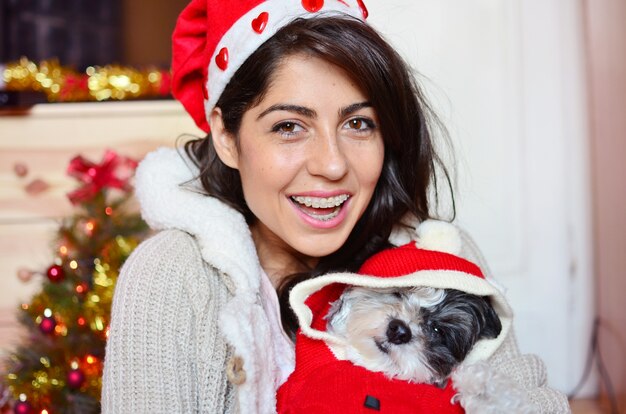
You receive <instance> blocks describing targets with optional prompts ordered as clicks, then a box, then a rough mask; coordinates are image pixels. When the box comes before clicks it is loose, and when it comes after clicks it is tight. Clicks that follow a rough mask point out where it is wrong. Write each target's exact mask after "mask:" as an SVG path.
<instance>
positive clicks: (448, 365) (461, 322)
mask: <svg viewBox="0 0 626 414" xmlns="http://www.w3.org/2000/svg"><path fill="white" fill-rule="evenodd" d="M418 230H419V231H418V234H419V238H418V241H417V242H410V243H408V244H405V245H403V246H400V247H397V248H392V249H388V250H385V251H382V252H380V253H378V254H376V255H374V256H373V257H372V258H370V259H369V260H368V261H366V262H365V263H364V265H363V266H362V268H361V269H360V270H359V273H358V274H353V273H336V274H329V275H324V276H320V277H318V278H315V279H311V280H307V281H305V282H302V283H300V284H298V285H296V286H295V287H294V288H293V290H292V292H291V295H290V303H291V306H292V308H293V309H294V312H295V313H296V316H297V317H298V319H299V322H300V328H301V331H300V333H299V337H298V339H297V341H296V371H295V373H294V374H292V377H290V378H289V379H288V380H287V383H286V384H284V385H283V387H282V388H281V390H279V408H280V405H281V403H282V402H284V401H287V400H289V401H291V403H290V404H294V403H295V404H297V402H294V401H297V400H298V394H299V393H300V394H303V393H310V389H311V384H308V385H306V386H303V385H302V381H308V380H307V379H306V378H310V377H311V375H310V373H309V374H308V376H301V375H300V376H299V375H298V370H299V367H306V369H309V370H310V367H311V366H315V367H316V368H315V374H316V376H317V377H319V378H324V377H323V374H320V372H321V371H323V370H324V369H329V367H330V366H331V365H332V361H331V360H336V361H337V363H341V364H343V365H342V368H341V369H338V368H337V367H336V366H335V367H334V368H330V370H331V371H332V370H333V369H335V370H336V371H335V373H334V374H333V377H332V378H333V381H334V382H337V383H333V384H332V386H328V387H327V389H331V388H337V387H348V386H345V385H344V384H343V383H339V382H340V381H339V382H338V380H335V379H334V378H335V377H336V376H337V373H338V372H345V371H346V370H347V368H346V367H347V365H345V363H346V361H349V362H350V363H351V364H353V365H354V366H357V367H361V368H365V369H366V370H367V371H368V372H376V373H379V374H382V375H380V377H379V381H381V382H384V381H385V379H386V380H388V381H389V383H388V384H384V385H383V386H374V385H372V381H374V380H372V379H370V378H369V377H368V376H367V375H365V374H364V371H359V374H349V375H350V376H351V377H352V378H353V384H351V385H350V386H349V387H353V388H354V389H358V392H357V394H359V393H362V394H367V395H360V394H359V395H358V396H357V397H356V398H357V399H363V402H362V404H364V405H365V407H366V408H370V409H376V410H378V411H386V412H407V413H408V412H419V411H415V410H414V409H412V407H408V406H407V407H403V405H402V404H404V405H407V404H411V405H412V404H414V402H411V401H409V402H407V403H402V404H400V403H398V402H397V401H396V400H395V399H394V398H393V397H390V396H391V395H393V394H392V393H391V394H390V393H389V389H390V388H392V387H393V386H399V384H403V383H412V384H426V385H429V386H430V390H429V389H425V388H420V389H419V391H417V392H420V393H424V395H420V398H419V399H416V401H418V402H419V403H420V404H423V403H424V400H425V397H424V396H425V395H426V396H428V398H431V399H437V398H438V399H440V400H442V401H438V402H436V404H439V405H432V404H435V402H433V403H432V404H431V405H423V407H430V408H429V409H430V410H433V408H432V407H437V409H436V411H437V412H450V413H453V412H462V411H463V410H464V411H465V412H466V413H469V414H473V413H481V414H485V413H486V414H490V413H504V412H506V413H519V414H522V413H523V414H527V413H528V414H530V413H534V412H537V410H535V407H534V406H533V405H532V404H531V403H530V402H529V401H528V398H527V396H526V394H525V392H524V391H523V390H522V389H521V388H520V387H519V386H517V385H516V384H515V383H514V382H513V381H511V380H509V379H508V378H506V377H505V376H503V375H501V374H499V373H498V372H497V371H496V370H494V369H492V368H491V367H490V365H489V364H488V363H487V362H486V361H487V360H488V359H489V357H490V356H491V355H492V354H493V353H494V352H495V351H496V350H497V349H498V347H499V346H501V344H502V341H503V340H504V338H505V337H506V335H508V333H509V330H510V326H511V319H512V311H511V309H510V307H509V305H508V304H507V302H506V300H505V299H504V297H503V295H502V294H501V292H500V291H499V290H498V289H497V288H496V287H494V285H493V284H492V283H490V282H489V281H487V280H485V277H484V275H483V273H482V272H481V269H480V268H479V267H478V266H476V265H475V264H474V263H472V262H469V261H467V260H465V259H463V258H461V257H459V256H457V255H456V254H453V253H456V252H449V251H448V252H446V251H442V248H441V243H440V242H439V240H438V238H440V237H441V234H442V232H443V233H445V237H447V238H450V237H454V236H455V232H456V231H457V230H456V228H455V227H454V226H452V225H450V224H447V223H442V222H435V221H428V222H425V223H422V225H420V228H419V229H418ZM453 245H455V246H459V245H460V243H454V244H453ZM430 246H436V248H437V249H438V250H431V249H429V247H430ZM311 340H313V341H311ZM320 340H321V341H323V343H324V344H325V348H328V349H329V350H330V352H329V355H332V358H328V356H324V357H320V359H324V361H323V363H318V364H315V363H312V362H311V361H310V359H311V358H316V357H315V356H312V355H318V354H320V352H319V349H317V351H316V352H312V351H310V350H307V349H304V348H307V347H310V346H317V345H319V343H320ZM298 348H303V349H300V350H299V349H298ZM311 349H312V348H311ZM322 353H323V352H322ZM304 358H307V359H309V360H306V361H305V360H304ZM359 369H360V368H359ZM329 372H330V371H329ZM366 377H367V378H366ZM363 378H366V379H363ZM381 378H384V379H381ZM290 381H291V382H292V384H290ZM359 381H361V382H363V381H365V382H366V383H367V384H366V385H362V384H358V383H359ZM355 384H356V385H355ZM347 389H348V388H345V390H344V391H343V394H344V395H347V394H354V393H353V392H348V391H346V390H347ZM435 389H439V390H441V393H440V394H438V391H435ZM297 390H302V391H297ZM304 390H307V391H304ZM363 390H367V391H363ZM407 390H409V388H406V389H404V391H403V392H405V393H406V392H412V391H407ZM416 390H417V389H416ZM286 395H289V396H288V397H286ZM450 396H452V398H450ZM328 397H329V401H334V403H335V404H336V401H337V398H340V397H341V395H337V396H334V397H335V398H333V396H331V395H328ZM302 398H303V399H306V398H309V397H308V396H304V395H302ZM429 404H430V403H429ZM446 404H448V405H450V407H448V406H446ZM459 404H460V406H459ZM318 405H319V404H318ZM318 405H316V409H318ZM340 406H341V407H344V409H345V407H348V406H347V405H343V404H340ZM389 407H394V408H393V410H389V409H388V408H389ZM460 407H462V409H461V408H460ZM399 410H400V411H399ZM455 410H461V411H455ZM280 411H281V410H280V409H279V412H280ZM426 411H428V410H426ZM426 411H422V412H426ZM283 412H289V410H283ZM329 412H332V410H331V411H329ZM354 412H356V411H354ZM359 412H361V411H359Z"/></svg>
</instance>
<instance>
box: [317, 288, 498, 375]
mask: <svg viewBox="0 0 626 414" xmlns="http://www.w3.org/2000/svg"><path fill="white" fill-rule="evenodd" d="M326 318H327V320H328V331H329V332H330V333H332V334H334V335H337V336H339V337H342V338H343V339H344V340H345V341H346V343H347V357H348V359H349V360H351V361H352V362H353V363H355V364H356V365H360V366H363V367H364V368H367V369H369V370H371V371H379V372H383V373H384V374H385V375H387V376H388V377H390V378H399V379H403V380H409V381H413V382H422V383H431V384H439V385H442V384H444V383H445V382H446V380H447V378H448V376H449V375H450V373H451V372H452V369H453V368H454V367H455V366H456V365H457V364H459V363H460V362H462V361H463V359H464V358H465V356H466V355H467V354H468V353H469V351H470V350H471V349H472V346H473V345H474V344H475V343H476V341H478V340H479V339H481V338H495V337H496V336H498V334H499V333H500V330H501V329H502V326H501V324H500V319H499V318H498V315H497V314H496V312H495V311H494V309H493V307H492V306H491V304H490V302H489V300H488V299H486V298H484V297H481V296H476V295H471V294H468V293H465V292H461V291H458V290H452V289H435V288H424V287H419V288H404V289H401V288H389V289H370V288H362V287H350V288H347V289H346V291H345V292H344V293H343V294H342V295H341V297H340V298H339V299H338V300H337V301H336V302H334V303H333V304H332V306H331V309H330V311H329V313H328V315H327V317H326Z"/></svg>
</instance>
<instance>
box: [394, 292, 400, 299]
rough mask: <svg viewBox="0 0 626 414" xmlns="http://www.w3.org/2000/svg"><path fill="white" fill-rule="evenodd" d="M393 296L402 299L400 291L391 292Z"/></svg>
mask: <svg viewBox="0 0 626 414" xmlns="http://www.w3.org/2000/svg"><path fill="white" fill-rule="evenodd" d="M393 296H395V297H397V298H398V299H402V293H400V292H399V291H395V292H393Z"/></svg>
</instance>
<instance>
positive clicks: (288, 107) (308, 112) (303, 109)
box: [256, 104, 317, 121]
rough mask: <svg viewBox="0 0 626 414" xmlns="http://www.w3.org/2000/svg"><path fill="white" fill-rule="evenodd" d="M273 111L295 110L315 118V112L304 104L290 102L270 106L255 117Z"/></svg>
mask: <svg viewBox="0 0 626 414" xmlns="http://www.w3.org/2000/svg"><path fill="white" fill-rule="evenodd" d="M274 111H287V112H295V113H297V114H299V115H302V116H306V117H307V118H317V112H315V111H314V110H313V109H310V108H307V107H305V106H300V105H290V104H276V105H272V106H270V107H269V108H267V109H266V110H265V111H263V112H261V114H260V115H259V116H258V117H257V118H256V119H257V121H258V120H259V119H261V118H263V117H264V116H265V115H267V114H269V113H270V112H274Z"/></svg>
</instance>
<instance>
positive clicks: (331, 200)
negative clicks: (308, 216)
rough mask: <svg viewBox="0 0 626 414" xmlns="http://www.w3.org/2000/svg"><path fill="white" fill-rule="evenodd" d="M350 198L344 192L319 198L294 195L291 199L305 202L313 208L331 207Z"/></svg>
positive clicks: (300, 202)
mask: <svg viewBox="0 0 626 414" xmlns="http://www.w3.org/2000/svg"><path fill="white" fill-rule="evenodd" d="M348 198H350V196H349V195H347V194H342V195H339V196H336V197H328V198H319V197H301V196H292V197H291V199H292V200H293V201H295V202H297V203H299V204H304V205H305V206H307V207H313V208H331V207H338V206H340V205H342V204H343V203H344V202H345V201H346V200H347V199H348Z"/></svg>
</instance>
